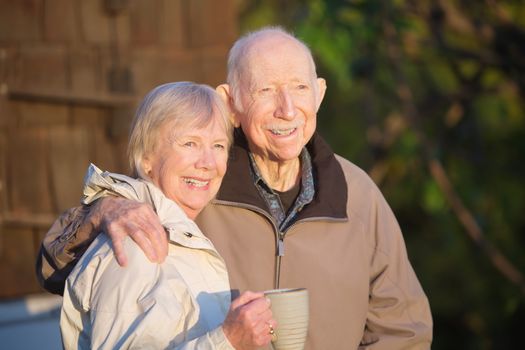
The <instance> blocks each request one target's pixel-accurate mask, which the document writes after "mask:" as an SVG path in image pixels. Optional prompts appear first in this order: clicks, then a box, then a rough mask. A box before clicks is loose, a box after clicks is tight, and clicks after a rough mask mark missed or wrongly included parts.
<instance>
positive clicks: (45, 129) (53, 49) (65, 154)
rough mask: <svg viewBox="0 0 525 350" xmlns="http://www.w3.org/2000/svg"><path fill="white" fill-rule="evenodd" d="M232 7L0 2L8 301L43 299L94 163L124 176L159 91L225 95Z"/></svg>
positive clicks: (136, 0)
mask: <svg viewBox="0 0 525 350" xmlns="http://www.w3.org/2000/svg"><path fill="white" fill-rule="evenodd" d="M236 24H237V22H236V12H235V1H234V0H220V1H219V0H127V1H126V0H0V278H1V279H2V283H1V284H0V298H6V297H14V296H19V295H24V294H28V293H34V292H39V291H41V289H40V288H39V286H38V284H37V282H36V280H35V273H34V262H35V256H36V252H37V249H38V246H39V244H40V240H41V238H42V236H43V235H44V233H45V232H46V231H47V229H48V227H49V226H50V225H51V223H52V221H53V220H54V218H55V217H56V216H57V215H58V214H59V213H60V212H62V211H63V210H64V209H66V208H69V207H71V206H74V205H77V203H78V201H79V198H80V190H81V184H82V177H83V175H84V172H85V170H86V168H87V166H88V164H89V162H93V163H95V164H97V165H98V166H99V167H101V168H102V169H106V170H111V171H118V172H126V171H127V163H126V158H125V147H126V139H127V130H128V124H129V120H130V118H131V116H132V113H133V110H134V108H135V106H136V103H137V102H138V100H139V99H140V98H141V97H142V96H143V95H144V94H145V93H146V92H147V91H149V90H150V89H151V88H152V87H154V86H156V85H158V84H161V83H164V82H168V81H176V80H192V81H198V82H204V83H208V84H210V85H213V86H215V85H217V84H219V83H221V82H223V80H224V78H225V69H226V56H227V52H228V49H229V47H230V46H231V44H232V42H233V41H234V39H235V37H236V35H237V33H236Z"/></svg>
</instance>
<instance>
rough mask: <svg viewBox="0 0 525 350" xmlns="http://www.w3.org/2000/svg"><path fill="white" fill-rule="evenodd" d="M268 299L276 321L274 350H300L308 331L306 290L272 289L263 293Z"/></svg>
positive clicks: (302, 347) (273, 341)
mask: <svg viewBox="0 0 525 350" xmlns="http://www.w3.org/2000/svg"><path fill="white" fill-rule="evenodd" d="M264 295H265V296H266V297H267V298H268V299H270V302H271V306H270V307H271V309H272V314H273V318H274V319H275V320H276V321H277V327H276V328H275V330H274V333H275V335H274V339H273V340H272V346H273V348H274V350H302V349H304V343H305V341H306V334H307V331H308V319H309V307H308V290H307V289H306V288H287V289H272V290H267V291H265V292H264Z"/></svg>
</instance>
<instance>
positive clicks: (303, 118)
mask: <svg viewBox="0 0 525 350" xmlns="http://www.w3.org/2000/svg"><path fill="white" fill-rule="evenodd" d="M313 70H314V68H313V67H312V64H311V61H310V59H309V56H308V55H307V53H306V51H305V49H304V48H302V47H301V46H299V45H298V44H297V43H296V42H293V41H292V40H290V39H288V38H283V37H275V36H274V37H270V38H263V39H261V41H259V42H257V43H255V44H253V46H252V47H251V48H250V50H249V51H248V53H247V57H246V59H245V65H244V67H243V69H242V71H241V76H242V78H241V82H240V94H239V95H240V100H241V101H240V102H241V106H242V111H241V112H237V113H236V116H235V118H236V122H237V123H240V126H241V127H242V130H243V131H244V134H245V135H246V137H247V139H248V144H249V147H250V150H251V151H252V152H253V153H254V154H255V155H256V156H259V157H262V158H263V159H268V160H271V161H277V162H285V161H288V160H292V159H295V158H297V157H298V156H299V154H300V152H301V150H302V148H303V147H304V146H305V145H306V143H307V142H308V141H309V140H310V138H311V137H312V135H313V133H314V131H315V128H316V113H317V110H318V108H319V104H320V102H321V100H322V96H323V94H324V81H323V80H322V79H317V78H316V77H315V73H314V71H313Z"/></svg>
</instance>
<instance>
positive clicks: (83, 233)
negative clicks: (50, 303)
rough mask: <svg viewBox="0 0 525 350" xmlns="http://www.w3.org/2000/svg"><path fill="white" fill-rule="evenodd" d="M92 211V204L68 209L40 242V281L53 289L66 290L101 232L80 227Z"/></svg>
mask: <svg viewBox="0 0 525 350" xmlns="http://www.w3.org/2000/svg"><path fill="white" fill-rule="evenodd" d="M88 213H89V207H88V206H80V207H75V208H71V209H69V210H67V211H66V212H64V213H63V214H62V215H60V217H59V218H58V219H57V220H56V221H55V222H54V223H53V225H52V226H51V228H50V229H49V231H48V232H47V233H46V235H45V237H44V239H43V241H42V244H41V245H40V250H39V252H38V256H37V260H36V275H37V279H38V282H39V283H40V285H41V286H42V287H43V288H44V289H46V290H47V291H49V292H51V293H54V294H60V295H62V294H63V293H64V284H65V281H66V278H67V277H68V275H69V273H70V272H71V270H72V269H73V267H74V266H75V264H76V263H77V262H78V260H79V259H80V257H81V256H82V254H83V253H84V252H85V251H86V249H87V248H88V246H89V244H91V242H92V241H93V239H94V238H95V237H96V235H97V232H91V231H89V227H87V230H86V228H84V229H83V230H81V229H80V227H81V224H82V223H83V221H84V219H85V217H86V216H87V214H88Z"/></svg>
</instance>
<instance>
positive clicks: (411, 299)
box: [359, 190, 432, 350]
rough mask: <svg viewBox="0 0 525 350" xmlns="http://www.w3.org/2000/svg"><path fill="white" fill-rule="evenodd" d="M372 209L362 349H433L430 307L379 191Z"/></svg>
mask: <svg viewBox="0 0 525 350" xmlns="http://www.w3.org/2000/svg"><path fill="white" fill-rule="evenodd" d="M372 206H373V208H372V209H371V211H370V213H371V214H370V216H369V222H368V227H369V230H370V234H371V236H372V237H373V239H372V242H371V266H370V295H369V307H368V317H367V323H366V328H365V332H364V336H363V339H362V341H361V346H360V347H359V349H373V350H383V349H385V350H387V349H418V350H419V349H421V350H423V349H430V345H431V342H432V316H431V312H430V306H429V303H428V300H427V297H426V295H425V293H424V291H423V289H422V288H421V285H420V283H419V281H418V279H417V277H416V274H415V272H414V270H413V269H412V266H411V265H410V262H409V260H408V256H407V252H406V247H405V243H404V240H403V236H402V234H401V230H400V228H399V225H398V223H397V221H396V219H395V217H394V214H393V213H392V211H391V209H390V207H389V206H388V204H387V203H386V201H385V199H384V198H383V196H382V195H381V194H380V193H379V190H378V191H377V195H376V201H375V203H374V204H373V205H372Z"/></svg>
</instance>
